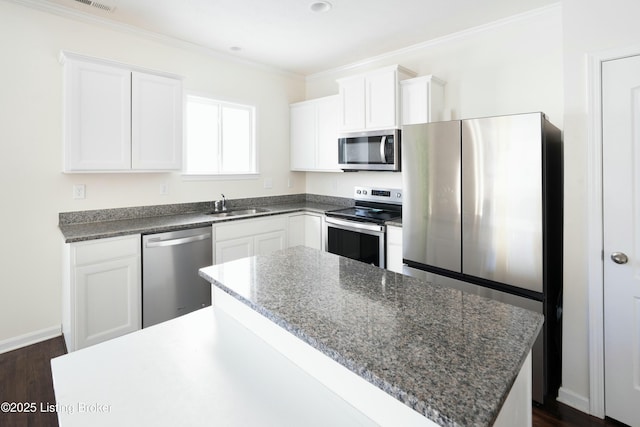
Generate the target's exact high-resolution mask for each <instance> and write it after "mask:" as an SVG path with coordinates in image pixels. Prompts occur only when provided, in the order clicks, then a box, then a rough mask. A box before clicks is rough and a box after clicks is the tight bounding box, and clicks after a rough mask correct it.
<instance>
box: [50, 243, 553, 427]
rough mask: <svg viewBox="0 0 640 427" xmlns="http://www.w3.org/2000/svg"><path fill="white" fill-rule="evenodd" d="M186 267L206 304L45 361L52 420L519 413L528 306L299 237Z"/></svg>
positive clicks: (436, 417) (231, 420)
mask: <svg viewBox="0 0 640 427" xmlns="http://www.w3.org/2000/svg"><path fill="white" fill-rule="evenodd" d="M200 273H201V275H202V276H203V277H205V278H207V279H208V280H210V281H211V282H212V283H213V284H214V286H213V291H214V306H213V307H208V308H205V309H202V310H198V311H196V312H193V313H190V314H187V315H184V316H181V317H179V318H176V319H173V320H170V321H167V322H164V323H160V324H158V325H155V326H152V327H149V328H145V329H143V330H140V331H137V332H134V333H131V334H128V335H125V336H122V337H119V338H116V339H113V340H110V341H107V342H104V343H101V344H97V345H94V346H91V347H89V348H86V349H82V350H79V351H76V352H73V353H70V354H67V355H65V356H61V357H59V358H56V359H53V360H52V363H51V364H52V371H53V382H54V390H55V394H56V407H55V410H56V411H57V412H58V419H59V423H60V426H61V427H75V426H86V425H91V426H101V425H104V426H111V425H121V426H129V425H131V426H140V425H154V426H174V425H189V426H205V425H224V426H245V425H256V426H279V425H317V426H324V425H344V426H353V425H361V426H367V425H388V426H398V425H402V426H411V425H416V426H417V425H420V426H436V425H443V426H488V425H496V426H513V425H518V426H523V425H527V424H530V422H531V421H530V420H531V394H530V387H531V383H530V378H531V365H530V360H531V359H530V356H529V353H530V348H531V345H532V343H533V342H534V340H535V338H536V336H537V334H538V331H539V329H540V327H541V325H542V316H541V315H539V314H536V313H533V312H530V311H527V310H524V309H520V308H517V307H514V306H510V305H505V304H502V303H499V302H496V301H492V300H488V299H484V298H482V297H478V296H475V295H468V294H465V293H463V292H460V291H457V290H454V289H449V288H445V287H441V286H438V285H434V284H429V283H427V282H423V281H420V280H416V279H413V278H410V277H408V276H403V275H401V274H397V273H393V272H390V271H387V270H383V269H380V268H377V267H373V266H370V265H367V264H364V263H361V262H358V261H353V260H351V259H348V258H344V257H340V256H337V255H333V254H329V253H326V252H321V251H317V250H313V249H309V248H304V247H300V246H297V247H294V248H289V249H286V250H283V251H277V252H275V253H272V254H271V255H266V256H257V257H251V258H244V259H241V260H237V261H232V262H229V263H225V264H221V265H215V266H211V267H206V268H204V269H201V272H200ZM243 310H244V311H243ZM514 420H516V421H515V422H514ZM522 420H525V421H524V422H523V421H522Z"/></svg>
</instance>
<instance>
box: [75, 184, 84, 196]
mask: <svg viewBox="0 0 640 427" xmlns="http://www.w3.org/2000/svg"><path fill="white" fill-rule="evenodd" d="M85 195H86V187H85V185H84V184H73V198H74V199H84V198H85Z"/></svg>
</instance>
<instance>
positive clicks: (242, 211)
mask: <svg viewBox="0 0 640 427" xmlns="http://www.w3.org/2000/svg"><path fill="white" fill-rule="evenodd" d="M265 212H269V209H265V208H243V209H229V210H226V211H220V212H209V215H211V216H215V217H217V218H224V217H228V216H242V215H255V214H258V213H265Z"/></svg>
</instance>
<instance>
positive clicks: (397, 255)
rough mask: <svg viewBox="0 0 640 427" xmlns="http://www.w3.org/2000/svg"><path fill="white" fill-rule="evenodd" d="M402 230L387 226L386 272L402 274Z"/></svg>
mask: <svg viewBox="0 0 640 427" xmlns="http://www.w3.org/2000/svg"><path fill="white" fill-rule="evenodd" d="M402 265H403V263H402V228H401V227H395V226H391V225H388V226H387V270H391V271H395V272H396V273H402Z"/></svg>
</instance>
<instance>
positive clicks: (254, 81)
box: [0, 0, 305, 351]
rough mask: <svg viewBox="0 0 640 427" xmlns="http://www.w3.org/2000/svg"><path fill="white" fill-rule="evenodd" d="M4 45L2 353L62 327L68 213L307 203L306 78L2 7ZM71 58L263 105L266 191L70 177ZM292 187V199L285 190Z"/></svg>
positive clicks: (174, 177) (154, 177)
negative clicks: (292, 146)
mask: <svg viewBox="0 0 640 427" xmlns="http://www.w3.org/2000/svg"><path fill="white" fill-rule="evenodd" d="M0 36H1V37H0V52H2V55H3V60H2V61H3V66H2V76H3V84H2V89H1V90H0V93H1V95H0V135H1V142H0V144H2V151H3V155H2V157H1V158H2V160H1V161H0V162H1V165H2V167H1V168H0V177H1V180H0V182H1V186H2V190H1V195H2V209H0V219H1V221H2V222H1V223H2V224H3V227H4V230H3V233H2V245H1V246H0V260H1V261H0V267H1V268H0V271H1V272H2V280H1V282H0V351H1V350H2V349H3V348H4V349H6V347H7V345H10V344H11V342H13V341H14V340H16V339H20V338H25V334H27V335H28V334H35V335H38V334H42V333H44V334H47V333H50V332H51V330H55V329H56V328H58V329H59V327H60V322H61V276H62V270H61V265H62V264H61V263H62V260H61V252H62V251H61V245H62V236H61V234H60V232H59V230H58V228H57V223H58V213H59V212H64V211H75V210H86V209H100V208H113V207H124V206H141V205H153V204H170V203H181V202H191V201H206V200H213V199H218V198H220V193H225V195H226V196H227V197H228V198H231V199H233V198H238V197H253V196H264V195H279V194H290V193H300V192H304V190H305V179H304V174H290V172H289V170H288V169H289V158H288V147H289V108H288V105H289V103H291V102H295V101H299V100H301V99H303V98H304V82H303V80H302V79H301V78H299V77H295V76H291V75H285V74H282V73H279V72H275V71H273V70H269V69H267V68H264V67H254V66H249V65H246V64H242V63H240V62H236V61H233V60H229V59H227V58H223V57H221V56H220V55H218V56H213V55H208V54H204V53H203V52H202V51H197V50H191V49H185V48H181V47H176V46H172V45H170V44H167V43H161V42H159V41H155V40H153V39H151V38H148V37H142V36H140V35H136V34H134V33H132V32H126V31H115V30H113V29H111V28H109V27H105V26H102V25H97V24H87V23H83V22H79V21H77V20H72V19H68V18H66V17H63V16H59V15H55V14H51V13H47V12H43V11H40V10H35V9H31V8H28V7H24V6H21V5H18V4H15V3H10V2H6V1H4V0H1V1H0ZM61 49H64V50H70V51H74V52H78V53H82V54H86V55H89V56H95V57H102V58H106V59H111V60H115V61H120V62H123V63H129V64H133V65H138V66H142V67H146V68H151V69H157V70H161V71H167V72H172V73H176V74H180V75H182V76H184V77H185V80H184V88H185V90H192V91H197V92H200V93H203V94H207V95H211V96H215V97H221V98H225V99H229V100H235V101H239V102H246V103H250V104H254V105H256V106H257V120H258V123H257V131H258V132H257V137H258V144H259V147H260V159H259V167H260V171H261V177H260V179H255V180H243V181H224V180H223V181H205V182H193V181H184V180H183V179H182V177H181V176H180V175H179V174H177V173H170V174H159V173H156V174H78V175H65V174H62V173H61V170H62V70H63V68H62V65H61V64H60V63H59V62H58V55H59V52H60V50H61ZM274 153H277V155H274ZM290 175H291V176H295V179H294V182H295V184H296V185H295V187H294V188H288V187H287V185H288V178H289V176H290ZM265 178H270V179H272V181H273V188H271V189H268V190H266V189H264V188H263V182H264V179H265ZM75 183H79V184H80V183H81V184H85V185H86V194H87V198H86V199H85V200H73V199H72V198H71V190H72V185H73V184H75ZM163 183H168V184H169V194H168V195H165V196H162V195H160V186H161V184H163Z"/></svg>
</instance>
